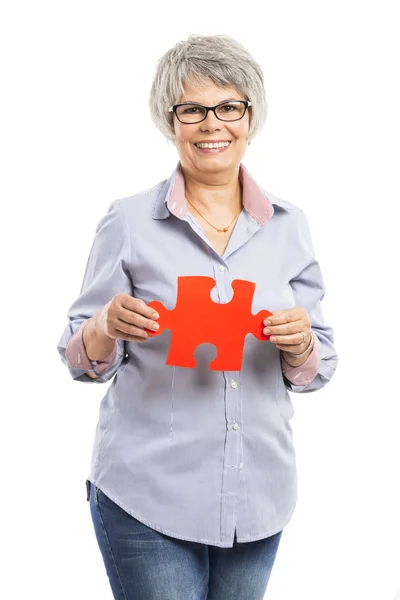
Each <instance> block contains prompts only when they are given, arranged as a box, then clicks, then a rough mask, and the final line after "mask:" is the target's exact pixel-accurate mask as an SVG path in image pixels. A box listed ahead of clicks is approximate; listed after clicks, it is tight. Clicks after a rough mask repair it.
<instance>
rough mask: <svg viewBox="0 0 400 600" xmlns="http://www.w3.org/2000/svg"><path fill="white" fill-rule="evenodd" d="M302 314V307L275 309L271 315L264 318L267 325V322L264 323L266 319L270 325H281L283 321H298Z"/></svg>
mask: <svg viewBox="0 0 400 600" xmlns="http://www.w3.org/2000/svg"><path fill="white" fill-rule="evenodd" d="M303 316H304V309H302V308H298V307H297V306H296V307H294V308H289V309H286V310H275V311H274V312H273V313H272V315H270V316H269V317H267V318H266V319H265V320H264V324H267V325H268V323H266V321H268V322H270V324H271V325H283V324H284V323H291V322H293V321H298V320H299V319H301V318H302V317H303Z"/></svg>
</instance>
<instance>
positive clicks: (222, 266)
mask: <svg viewBox="0 0 400 600" xmlns="http://www.w3.org/2000/svg"><path fill="white" fill-rule="evenodd" d="M218 269H219V270H220V271H221V273H222V271H225V267H224V265H219V267H218Z"/></svg>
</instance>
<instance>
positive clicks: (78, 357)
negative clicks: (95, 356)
mask: <svg viewBox="0 0 400 600" xmlns="http://www.w3.org/2000/svg"><path fill="white" fill-rule="evenodd" d="M88 321H89V319H87V320H86V321H83V323H81V325H80V327H79V329H77V331H75V333H74V335H73V336H72V337H71V339H70V340H69V342H68V344H67V348H66V350H65V356H66V357H67V359H68V362H69V364H70V365H71V367H72V368H73V369H83V370H84V371H95V372H96V373H103V372H104V371H107V369H109V368H110V367H111V365H112V364H113V363H114V361H115V358H116V356H117V340H115V345H114V349H113V350H112V351H111V352H110V354H109V355H108V356H106V357H105V358H104V359H103V360H97V361H94V362H95V364H96V366H94V365H93V363H92V361H91V360H90V359H89V358H88V356H87V354H86V348H85V344H84V342H83V330H84V328H85V325H86V323H87V322H88Z"/></svg>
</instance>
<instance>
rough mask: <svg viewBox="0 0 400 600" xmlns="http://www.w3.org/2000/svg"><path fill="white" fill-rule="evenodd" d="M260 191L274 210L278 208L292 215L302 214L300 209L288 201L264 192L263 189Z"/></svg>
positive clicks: (266, 191)
mask: <svg viewBox="0 0 400 600" xmlns="http://www.w3.org/2000/svg"><path fill="white" fill-rule="evenodd" d="M260 189H261V191H262V192H263V193H264V194H265V196H266V197H267V198H268V200H269V201H270V202H271V204H272V205H273V206H274V208H276V207H278V209H282V210H285V211H288V212H294V213H301V212H303V211H302V209H301V208H300V207H298V206H296V205H295V204H292V203H291V202H289V201H288V200H283V198H280V197H278V196H276V195H275V194H273V193H272V192H270V191H269V190H266V189H265V188H262V187H260Z"/></svg>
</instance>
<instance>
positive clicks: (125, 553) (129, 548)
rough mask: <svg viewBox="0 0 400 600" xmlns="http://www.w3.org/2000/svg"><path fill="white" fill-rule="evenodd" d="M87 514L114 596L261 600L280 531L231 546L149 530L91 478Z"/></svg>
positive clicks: (133, 599) (155, 599) (161, 599)
mask: <svg viewBox="0 0 400 600" xmlns="http://www.w3.org/2000/svg"><path fill="white" fill-rule="evenodd" d="M87 486H88V500H89V501H90V512H91V516H92V521H93V525H94V530H95V534H96V538H97V543H98V545H99V548H100V552H101V554H102V556H103V561H104V565H105V568H106V571H107V575H108V578H109V581H110V585H111V589H112V592H113V595H114V598H116V599H117V600H231V599H232V600H263V598H264V595H265V590H266V588H267V584H268V580H269V577H270V575H271V571H272V567H273V564H274V561H275V556H276V553H277V550H278V546H279V542H280V539H281V536H282V531H280V532H279V533H276V534H275V535H272V536H271V537H268V538H265V539H263V540H258V541H255V542H248V543H242V544H238V543H237V541H236V536H235V540H234V545H233V548H218V547H216V546H209V545H206V544H200V543H197V542H187V541H184V540H178V539H176V538H172V537H169V536H167V535H164V534H163V533H159V532H158V531H155V530H154V529H150V528H149V527H147V526H146V525H143V523H141V522H140V521H137V520H136V519H135V518H134V517H132V516H131V515H129V514H128V513H127V512H126V511H124V510H123V509H122V508H120V507H119V506H118V505H117V504H115V503H114V502H113V501H112V500H110V498H108V497H107V496H106V495H105V494H104V493H103V492H102V491H101V490H100V489H99V488H98V487H96V486H94V485H93V484H92V483H91V482H88V483H87Z"/></svg>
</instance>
